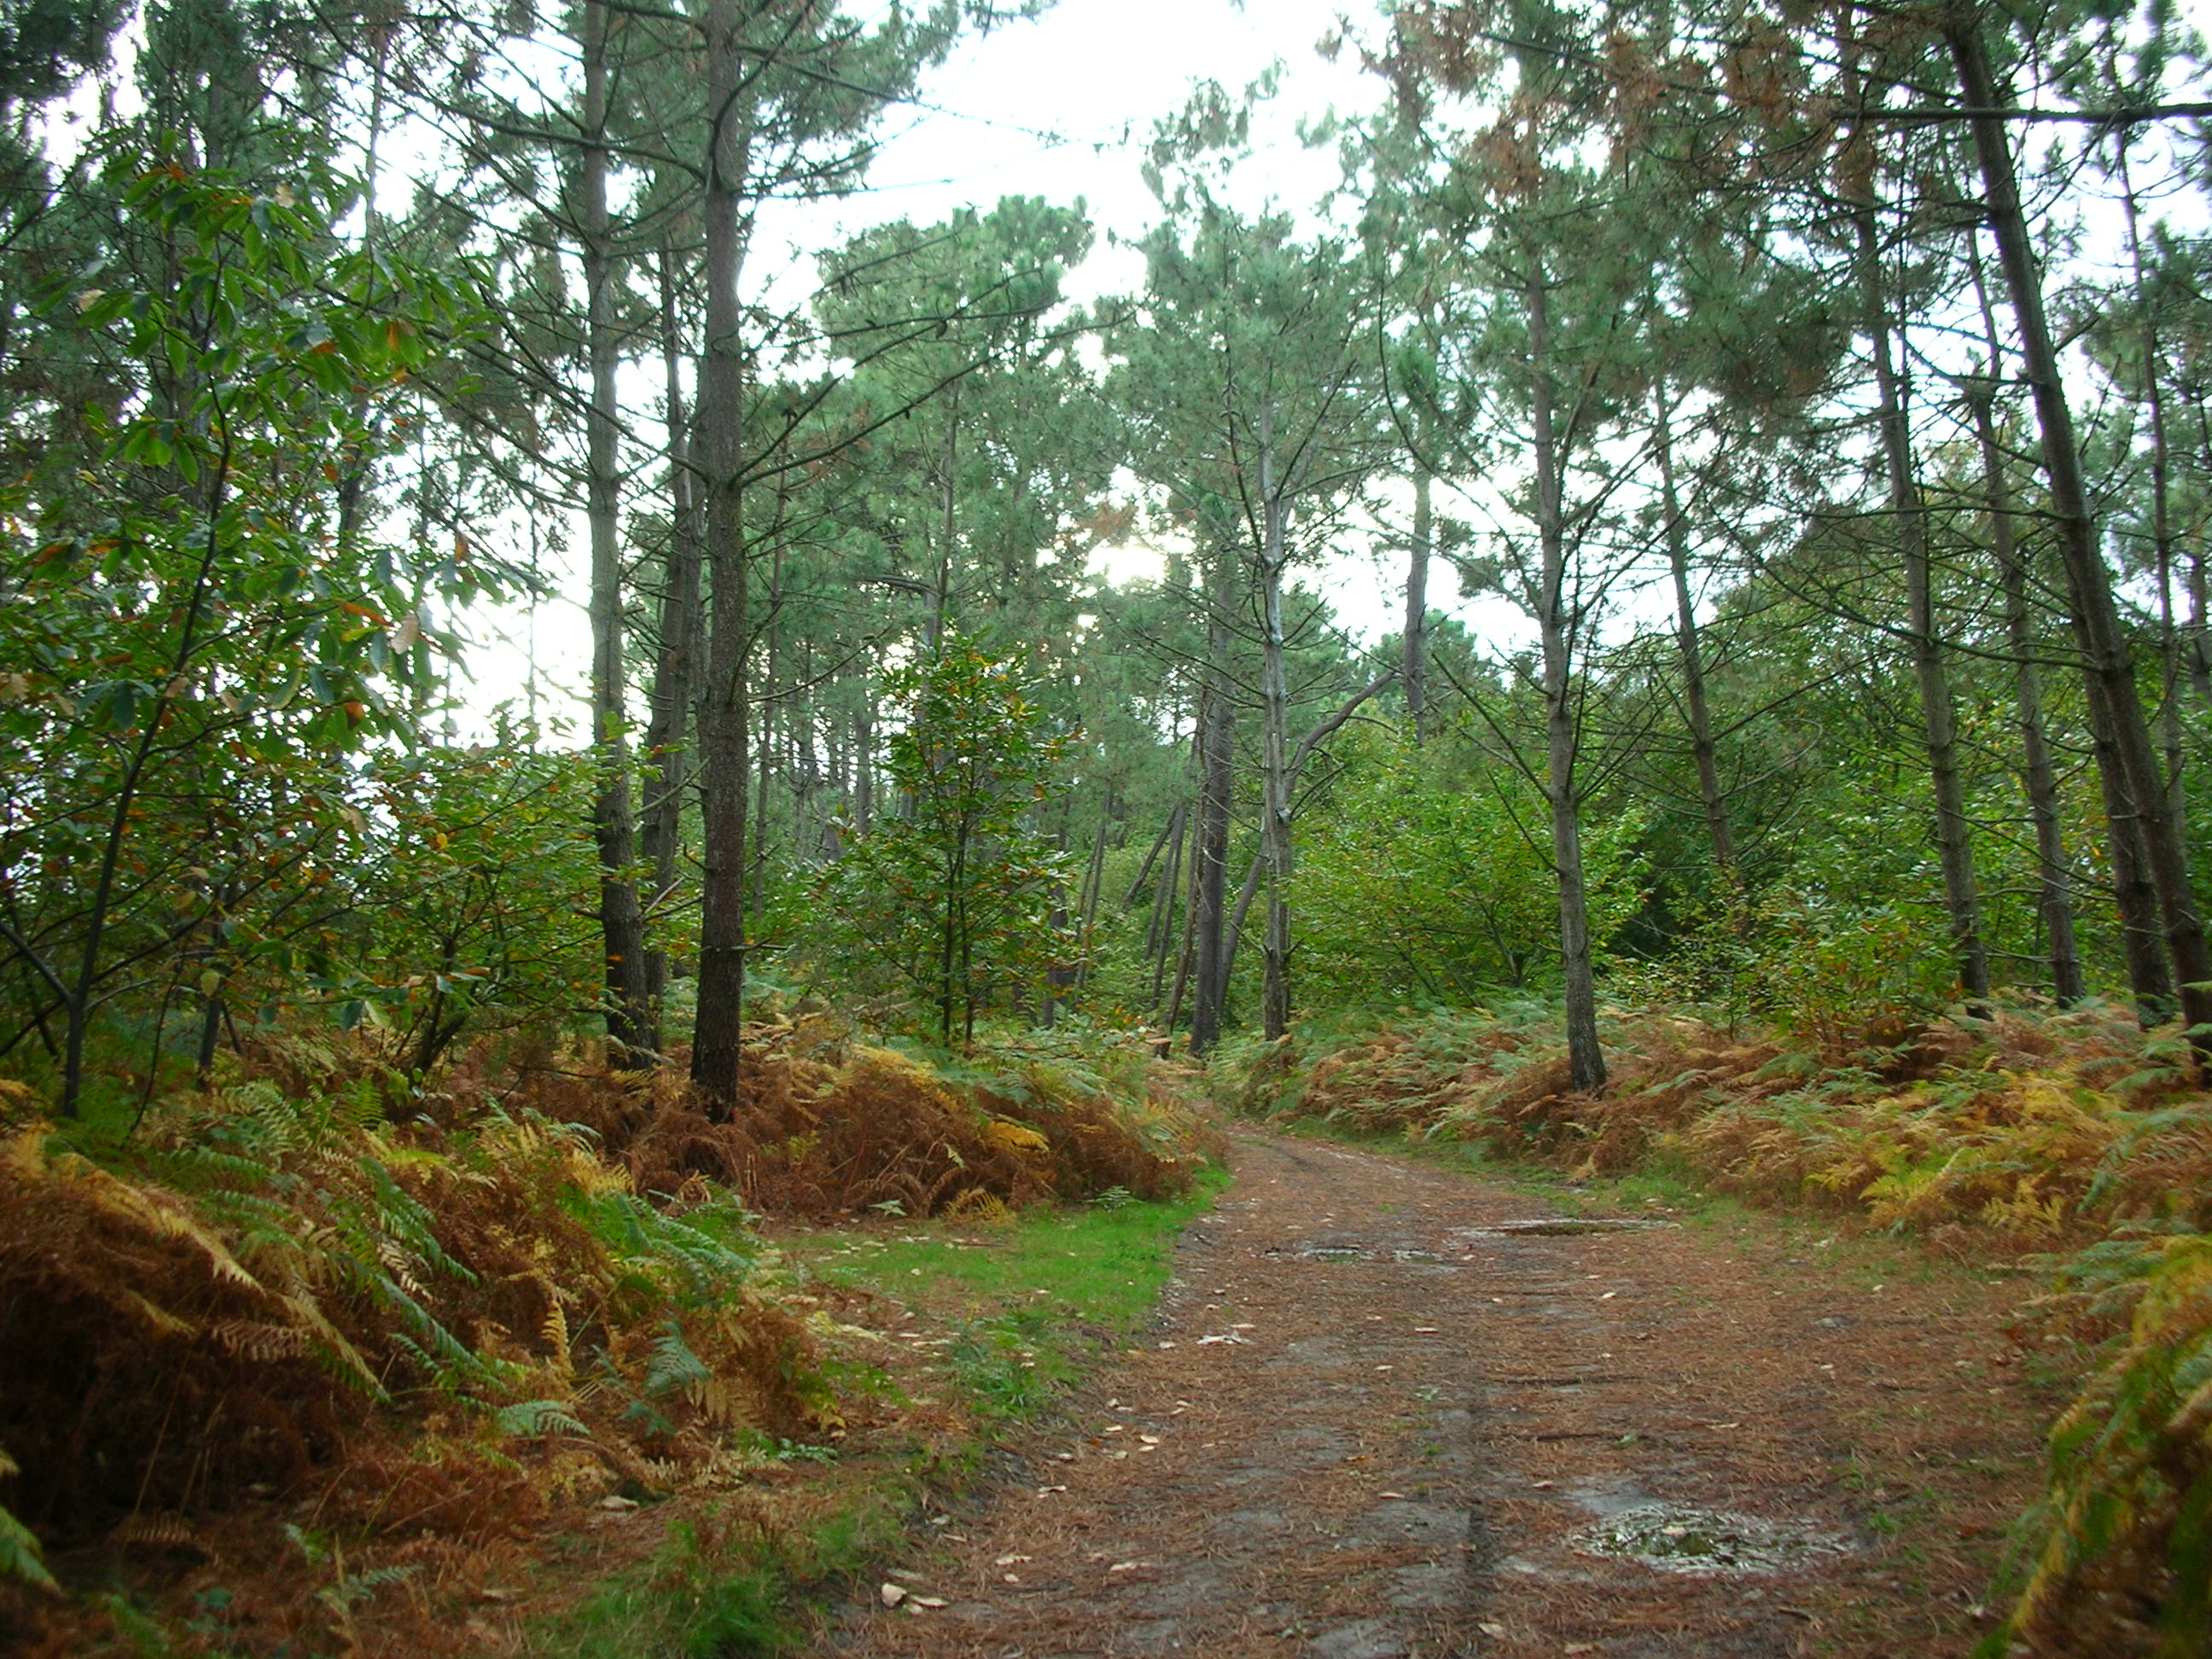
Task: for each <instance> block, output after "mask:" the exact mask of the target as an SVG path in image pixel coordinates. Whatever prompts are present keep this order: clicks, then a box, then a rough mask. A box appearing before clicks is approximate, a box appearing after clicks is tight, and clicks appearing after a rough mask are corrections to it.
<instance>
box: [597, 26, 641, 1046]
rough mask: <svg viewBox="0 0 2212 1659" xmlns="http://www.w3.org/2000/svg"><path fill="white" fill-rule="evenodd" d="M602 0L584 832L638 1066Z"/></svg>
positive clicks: (612, 1000)
mask: <svg viewBox="0 0 2212 1659" xmlns="http://www.w3.org/2000/svg"><path fill="white" fill-rule="evenodd" d="M607 76H608V70H607V9H606V7H605V4H603V3H600V0H589V3H587V4H586V6H585V8H584V137H585V147H584V153H583V156H582V166H581V168H580V185H581V196H582V200H581V201H580V204H579V206H580V222H581V228H582V231H583V253H584V287H585V291H586V309H585V319H586V332H587V348H586V349H587V350H588V352H589V355H590V357H591V367H592V402H591V407H590V409H589V410H588V411H587V412H586V416H585V454H586V466H587V468H588V470H589V472H590V479H589V486H588V490H587V493H586V505H585V517H586V522H587V524H588V526H589V528H590V533H591V542H592V748H593V750H594V759H595V760H596V762H597V772H598V777H597V784H598V794H597V795H596V797H595V798H594V799H593V800H592V839H593V840H594V841H595V842H597V843H598V847H599V937H600V940H601V944H602V947H603V952H604V955H605V973H606V995H607V1043H608V1047H609V1048H610V1049H611V1054H610V1056H609V1058H610V1059H611V1060H613V1061H614V1062H615V1063H616V1064H617V1065H619V1066H642V1065H644V1064H646V1063H647V1060H650V1059H651V1058H652V1056H653V1054H654V1051H655V1050H657V1049H658V1048H659V1046H660V1039H659V1033H658V1032H657V1031H655V1030H654V1029H653V1005H652V1000H651V999H650V998H649V997H648V996H647V991H646V960H645V908H644V907H643V906H642V905H641V903H640V902H638V896H637V875H636V866H637V824H636V820H635V817H633V816H632V813H631V810H630V793H629V738H628V737H627V735H626V734H625V732H624V731H623V726H624V723H625V719H626V714H625V709H624V707H623V705H624V702H625V699H624V697H623V680H624V678H625V677H624V671H623V586H622V544H621V532H622V526H621V521H620V516H619V515H620V513H621V510H622V499H621V491H622V458H621V442H622V432H621V427H620V425H619V419H620V417H619V414H618V411H617V404H616V401H615V399H616V392H615V372H616V369H617V366H618V364H619V362H620V360H621V344H622V343H621V341H620V339H619V338H618V337H617V333H616V323H615V302H614V283H615V261H614V246H613V240H614V238H613V231H612V228H611V222H610V220H609V217H608V213H607V151H606V145H605V138H606V125H607Z"/></svg>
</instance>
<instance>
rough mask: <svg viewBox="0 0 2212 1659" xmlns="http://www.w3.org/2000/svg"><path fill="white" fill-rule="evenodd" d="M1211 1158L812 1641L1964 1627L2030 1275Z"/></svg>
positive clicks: (1030, 1650) (1762, 1635)
mask: <svg viewBox="0 0 2212 1659" xmlns="http://www.w3.org/2000/svg"><path fill="white" fill-rule="evenodd" d="M1232 1164H1233V1167H1234V1169H1235V1171H1236V1180H1235V1183H1234V1185H1233V1186H1232V1187H1231V1188H1229V1190H1228V1191H1227V1193H1226V1194H1225V1195H1224V1197H1223V1198H1222V1200H1221V1201H1220V1203H1219V1205H1218V1208H1217V1210H1216V1211H1215V1212H1214V1213H1213V1214H1212V1215H1210V1216H1206V1217H1203V1218H1200V1220H1199V1221H1198V1222H1196V1223H1195V1224H1194V1225H1193V1226H1192V1227H1191V1228H1190V1229H1189V1230H1188V1232H1187V1233H1186V1234H1185V1236H1184V1238H1183V1241H1182V1245H1181V1249H1180V1253H1179V1255H1178V1257H1177V1267H1176V1277H1175V1279H1173V1280H1172V1281H1171V1283H1170V1287H1169V1290H1168V1292H1167V1295H1166V1297H1165V1300H1164V1304H1163V1306H1162V1309H1161V1314H1160V1318H1159V1322H1158V1327H1157V1328H1156V1329H1155V1330H1153V1331H1152V1332H1151V1333H1149V1334H1147V1335H1146V1337H1145V1338H1144V1339H1143V1340H1142V1341H1141V1342H1140V1344H1139V1347H1138V1348H1137V1349H1136V1350H1135V1351H1133V1352H1124V1353H1123V1354H1121V1355H1120V1356H1117V1357H1116V1358H1115V1360H1113V1361H1112V1362H1111V1363H1110V1364H1109V1365H1108V1366H1107V1368H1106V1369H1104V1370H1101V1371H1099V1372H1097V1374H1095V1375H1094V1376H1093V1377H1092V1378H1091V1380H1090V1381H1089V1382H1088V1383H1086V1384H1085V1387H1084V1389H1083V1390H1082V1392H1081V1393H1080V1394H1079V1395H1078V1396H1077V1398H1076V1400H1075V1401H1074V1402H1073V1404H1072V1405H1071V1407H1070V1408H1069V1411H1068V1413H1067V1414H1066V1416H1065V1417H1063V1418H1062V1419H1060V1420H1059V1421H1058V1422H1057V1423H1049V1424H1044V1425H1039V1426H1038V1427H1036V1429H1034V1430H1032V1431H1024V1433H1023V1434H1022V1435H1021V1436H1020V1437H1018V1440H1017V1443H1016V1447H1015V1450H1016V1452H1017V1453H1018V1456H1017V1458H1016V1459H1015V1461H1014V1463H1013V1464H1012V1468H1011V1472H1010V1473H1009V1474H1008V1476H1007V1478H1006V1480H1005V1481H1004V1482H1003V1483H1002V1484H1000V1485H999V1486H997V1487H996V1488H995V1490H993V1491H990V1492H987V1493H986V1494H984V1495H983V1496H982V1497H981V1498H980V1499H979V1500H978V1501H977V1502H976V1503H975V1504H973V1505H972V1506H971V1507H969V1508H968V1509H967V1510H963V1511H962V1512H958V1513H956V1514H955V1515H954V1516H951V1519H950V1520H949V1522H946V1521H943V1520H942V1519H941V1520H940V1526H939V1531H938V1532H937V1534H936V1540H937V1541H936V1542H935V1543H934V1544H933V1546H932V1547H929V1548H927V1549H926V1550H921V1551H919V1552H917V1553H915V1555H913V1556H910V1557H909V1558H908V1559H907V1560H906V1562H905V1564H904V1565H903V1566H902V1568H900V1569H899V1570H898V1571H896V1572H895V1573H893V1574H892V1576H891V1577H890V1580H889V1581H888V1582H887V1583H885V1584H884V1586H883V1587H881V1588H878V1586H877V1585H876V1584H875V1583H871V1584H870V1585H869V1586H868V1587H867V1588H868V1589H869V1590H870V1592H872V1593H871V1594H869V1595H867V1596H866V1599H865V1600H862V1601H854V1603H852V1604H849V1605H848V1606H845V1607H842V1608H841V1609H839V1610H837V1612H836V1615H835V1618H834V1620H832V1622H831V1623H830V1625H829V1627H828V1628H827V1629H826V1630H825V1632H824V1633H823V1636H822V1638H820V1644H819V1646H818V1648H817V1650H819V1651H836V1652H841V1653H845V1654H849V1655H854V1656H890V1655H896V1656H902V1659H933V1656H954V1655H959V1656H979V1659H981V1656H988V1659H1044V1656H1052V1659H1078V1656H1101V1659H1103V1656H1124V1655H1129V1656H1133V1655H1166V1654H1175V1653H1185V1654H1191V1655H1204V1656H1207V1659H1242V1656H1254V1659H1257V1656H1281V1659H1291V1656H1296V1659H1401V1656H1402V1659H1420V1656H1429V1655H1442V1654H1455V1655H1456V1654H1469V1653H1474V1654H1481V1655H1484V1656H1491V1655H1497V1656H1512V1659H1521V1656H1535V1655H1544V1656H1557V1655H1582V1654H1587V1655H1590V1656H1593V1659H1596V1656H1604V1659H1644V1656H1649V1659H1659V1656H1680V1659H1692V1656H1695V1659H1721V1656H1739V1655H1740V1656H1752V1655H1777V1656H1780V1655H1800V1654H1802V1655H1818V1654H1834V1655H1863V1656H1875V1655H1881V1656H1894V1655H1898V1654H1902V1653H1911V1654H1914V1655H1916V1656H1922V1655H1924V1656H1929V1659H1935V1656H1939V1655H1963V1654H1965V1653H1966V1652H1967V1651H1968V1650H1970V1649H1971V1648H1972V1645H1973V1644H1974V1643H1975V1641H1976V1640H1977V1639H1978V1637H1979V1636H1980V1635H1982V1634H1983V1633H1985V1632H1987V1631H1988V1630H1989V1629H1990V1627H1991V1625H1992V1623H1993V1614H1992V1612H1991V1610H1990V1608H1988V1607H1984V1605H1983V1598H1984V1597H1985V1596H1986V1595H1988V1593H1989V1588H1990V1578H1991V1574H1992V1571H1993V1569H1994V1568H1995V1566H1996V1563H1997V1560H1998V1558H1999V1556H2000V1555H2001V1553H2002V1550H2003V1547H2004V1542H2005V1534H2006V1531H2007V1528H2008V1526H2009V1524H2010V1523H2011V1522H2012V1521H2013V1520H2014V1518H2015V1516H2017V1515H2018V1514H2019V1512H2020V1510H2021V1507H2022V1505H2023V1504H2025V1503H2026V1502H2027V1500H2028V1499H2029V1498H2031V1497H2032V1496H2033V1493H2034V1492H2035V1491H2036V1488H2037V1474H2038V1471H2039V1465H2040V1460H2041V1454H2042V1434H2043V1431H2044V1429H2045V1425H2047V1424H2048V1423H2049V1421H2050V1420H2051V1416H2052V1414H2053V1413H2054V1412H2055V1411H2056V1409H2057V1407H2058V1406H2059V1405H2060V1404H2061V1403H2062V1402H2063V1399H2064V1398H2065V1393H2066V1385H2067V1383H2069V1380H2070V1379H2069V1377H2068V1376H2064V1375H2063V1374H2061V1367H2060V1366H2059V1365H2058V1364H2056V1363H2055V1362H2052V1363H2045V1362H2042V1361H2039V1360H2038V1359H2037V1358H2036V1357H2035V1353H2034V1352H2033V1351H2031V1350H2028V1349H2024V1348H2023V1347H2021V1346H2019V1345H2018V1344H2016V1343H2015V1340H2013V1338H2012V1337H2011V1336H2010V1335H2008V1329H2010V1328H2013V1322H2014V1315H2015V1309H2016V1305H2017V1304H2019V1303H2020V1302H2021V1300H2022V1299H2023V1298H2024V1297H2026V1296H2027V1294H2029V1292H2030V1291H2031V1289H2032V1288H2033V1282H2032V1281H2029V1280H2022V1279H2003V1278H2001V1277H1999V1276H1996V1275H1993V1274H1990V1273H1981V1272H1977V1271H1975V1270H1973V1269H1972V1268H1970V1267H1966V1266H1962V1265H1960V1264H1957V1263H1954V1262H1951V1261H1947V1260H1944V1259H1942V1258H1940V1257H1937V1256H1935V1255H1929V1253H1927V1252H1926V1251H1924V1250H1923V1249H1921V1248H1919V1247H1917V1246H1916V1245H1913V1244H1911V1243H1899V1242H1896V1241H1893V1240H1884V1239H1877V1238H1869V1237H1863V1236H1862V1235H1859V1234H1857V1233H1852V1232H1850V1231H1847V1230H1845V1229H1843V1228H1838V1227H1835V1226H1832V1225H1827V1224H1826V1223H1825V1222H1824V1221H1823V1220H1822V1218H1818V1217H1813V1218H1806V1217H1802V1216H1800V1217H1796V1218H1778V1217H1775V1216H1771V1215H1764V1214H1759V1213H1757V1212H1742V1211H1737V1210H1735V1209H1733V1208H1730V1207H1728V1206H1717V1205H1716V1206H1708V1205H1704V1204H1699V1203H1689V1202H1686V1203H1685V1204H1684V1205H1683V1206H1681V1207H1680V1210H1679V1212H1677V1213H1672V1214H1670V1213H1668V1211H1667V1210H1666V1208H1665V1206H1662V1205H1660V1204H1659V1203H1658V1202H1657V1201H1656V1200H1651V1201H1648V1202H1645V1203H1642V1204H1639V1205H1638V1206H1635V1208H1636V1213H1634V1214H1633V1215H1631V1216H1629V1217H1627V1218H1626V1219H1628V1220H1630V1221H1632V1222H1636V1223H1640V1224H1649V1225H1634V1226H1622V1227H1615V1228H1611V1229H1602V1228H1601V1229H1599V1230H1596V1231H1578V1230H1577V1229H1580V1228H1582V1227H1583V1226H1584V1225H1587V1222H1586V1220H1584V1219H1582V1218H1577V1215H1576V1213H1575V1212H1576V1211H1577V1210H1578V1209H1582V1208H1584V1207H1586V1206H1587V1205H1588V1203H1589V1201H1590V1200H1577V1199H1576V1198H1574V1197H1572V1196H1571V1189H1568V1193H1567V1194H1563V1195H1553V1194H1547V1192H1545V1191H1544V1190H1542V1189H1539V1188H1523V1187H1518V1186H1515V1185H1510V1184H1504V1183H1503V1182H1500V1181H1495V1180H1490V1179H1486V1178H1484V1177H1483V1176H1482V1175H1480V1173H1475V1174H1469V1173H1465V1172H1462V1171H1460V1170H1452V1169H1447V1168H1440V1167H1437V1165H1436V1164H1434V1163H1432V1162H1422V1161H1417V1160H1415V1159H1413V1158H1407V1157H1405V1156H1402V1155H1397V1154H1394V1153H1387V1152H1376V1151H1369V1150H1360V1149H1355V1148H1348V1147H1345V1146H1337V1145H1334V1144H1329V1143H1325V1142H1319V1141H1313V1140H1302V1139H1286V1138H1284V1137H1281V1136H1277V1135H1272V1134H1267V1133H1261V1132H1258V1131H1255V1130H1250V1129H1240V1130H1238V1131H1237V1133H1236V1134H1235V1137H1234V1142H1233V1148H1232ZM1509 1179H1510V1178H1509ZM1590 1198H1591V1199H1598V1198H1609V1199H1610V1200H1611V1201H1612V1202H1613V1203H1615V1204H1618V1202H1619V1199H1620V1194H1618V1193H1615V1194H1591V1195H1590ZM1562 1200H1564V1201H1562ZM1563 1212H1564V1213H1563ZM1616 1213H1617V1212H1616ZM1532 1223H1533V1224H1534V1225H1533V1226H1531V1225H1528V1224H1532ZM1561 1229H1565V1230H1561ZM1829 1234H1832V1235H1836V1236H1834V1237H1827V1236H1824V1235H1829ZM891 1601H896V1603H897V1605H896V1606H890V1605H886V1603H888V1602H891Z"/></svg>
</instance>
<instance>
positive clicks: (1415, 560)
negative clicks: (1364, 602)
mask: <svg viewBox="0 0 2212 1659" xmlns="http://www.w3.org/2000/svg"><path fill="white" fill-rule="evenodd" d="M1433 482H1434V481H1433V479H1432V478H1431V476H1430V473H1429V469H1428V466H1427V465H1426V463H1425V462H1423V461H1421V460H1420V459H1418V458H1417V459H1415V460H1414V462H1413V541H1412V544H1410V545H1409V546H1408V547H1407V550H1406V629H1405V635H1406V637H1405V665H1404V666H1403V667H1402V668H1401V669H1400V670H1399V674H1400V675H1401V677H1402V678H1404V680H1405V682H1406V724H1407V727H1408V728H1410V729H1411V731H1412V732H1413V741H1414V742H1415V743H1419V742H1420V740H1421V738H1422V737H1423V736H1424V735H1425V732H1426V731H1427V726H1428V684H1429V556H1430V554H1431V550H1432V544H1433V543H1434V541H1435V519H1434V517H1433V515H1432V513H1431V508H1430V502H1429V495H1430V486H1431V483H1433Z"/></svg>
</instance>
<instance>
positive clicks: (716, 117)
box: [691, 0, 751, 1107]
mask: <svg viewBox="0 0 2212 1659" xmlns="http://www.w3.org/2000/svg"><path fill="white" fill-rule="evenodd" d="M739 45H740V43H739V40H738V3H737V0H710V4H709V5H708V12H707V107H708V111H709V112H710V116H711V118H712V119H713V122H714V125H713V127H712V130H711V131H710V133H709V137H708V178H707V191H706V210H705V218H706V275H707V337H706V342H705V345H706V350H705V353H704V356H703V357H702V361H701V363H700V371H699V382H700V384H699V428H700V430H699V437H700V449H701V452H702V453H701V459H702V463H703V471H704V482H705V486H706V489H707V492H708V494H707V549H706V558H707V571H708V580H710V581H711V583H712V584H713V591H714V608H713V611H712V612H711V613H710V616H709V619H708V622H709V626H708V642H707V686H706V696H704V698H703V699H702V702H701V705H700V709H699V772H700V791H699V794H700V816H701V819H702V841H703V848H702V878H701V881H700V895H699V896H700V917H699V1013H698V1020H697V1023H696V1025H695V1026H694V1028H693V1036H692V1044H691V1080H692V1081H693V1083H695V1084H696V1085H698V1087H699V1089H700V1090H701V1091H702V1092H703V1093H704V1094H705V1095H706V1096H707V1097H708V1099H709V1100H710V1101H713V1102H715V1103H719V1104H720V1105H722V1106H724V1107H726V1106H727V1104H728V1103H730V1102H731V1101H732V1100H733V1099H734V1097H735V1096H736V1093H737V1087H738V1066H739V1065H740V1063H741V1060H742V1058H743V1053H744V1006H745V780H746V775H747V772H748V770H749V768H748V767H747V765H746V759H747V753H748V739H749V735H750V734H749V732H748V730H747V723H746V722H747V715H748V708H747V705H746V701H745V662H746V657H747V655H748V653H749V652H750V647H751V640H750V634H749V629H750V615H749V612H748V608H747V597H746V592H745V583H746V569H745V566H746V553H745V526H744V472H743V467H744V341H743V339H742V338H741V337H740V335H739V330H740V328H741V327H742V321H741V319H740V316H739V313H738V273H739V271H740V270H741V269H742V267H743V264H744V239H745V229H744V223H743V221H742V219H741V216H740V215H739V212H738V190H739V189H740V188H741V186H742V185H743V184H744V176H745V169H746V159H745V147H744V130H743V128H742V126H741V125H740V124H741V122H742V120H743V116H742V114H741V112H740V111H739V108H738V104H739V100H740V98H741V96H742V94H743V89H744V72H745V71H744V60H743V58H742V57H741V56H740V54H739Z"/></svg>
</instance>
